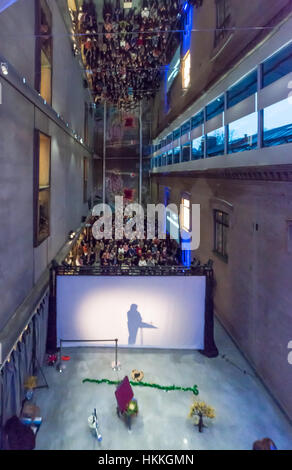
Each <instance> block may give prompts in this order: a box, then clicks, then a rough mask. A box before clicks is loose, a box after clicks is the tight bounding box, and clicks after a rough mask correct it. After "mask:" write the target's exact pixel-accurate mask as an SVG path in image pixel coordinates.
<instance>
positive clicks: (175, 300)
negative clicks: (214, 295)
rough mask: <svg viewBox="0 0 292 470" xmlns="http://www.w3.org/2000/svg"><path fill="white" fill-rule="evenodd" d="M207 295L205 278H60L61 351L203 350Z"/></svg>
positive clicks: (58, 336)
mask: <svg viewBox="0 0 292 470" xmlns="http://www.w3.org/2000/svg"><path fill="white" fill-rule="evenodd" d="M205 290H206V278H205V277H204V276H163V277H158V276H157V277H156V276H137V277H136V276H133V277H132V276H57V339H58V346H59V345H60V339H62V340H75V341H76V340H82V341H84V340H99V339H102V340H105V339H114V338H118V345H119V347H130V348H131V347H135V348H166V349H204V324H205ZM67 345H70V346H73V345H74V346H79V345H81V344H79V343H71V344H70V343H69V344H67ZM83 345H84V344H83ZM88 345H89V344H88ZM99 345H102V346H106V345H107V346H109V345H110V344H108V343H105V344H103V343H99ZM63 346H66V343H65V344H64V345H63Z"/></svg>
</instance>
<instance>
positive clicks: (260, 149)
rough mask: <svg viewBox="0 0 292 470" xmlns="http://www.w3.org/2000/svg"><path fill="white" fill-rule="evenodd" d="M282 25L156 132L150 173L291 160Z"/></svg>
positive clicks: (288, 74) (291, 47)
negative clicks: (159, 131) (181, 112)
mask: <svg viewBox="0 0 292 470" xmlns="http://www.w3.org/2000/svg"><path fill="white" fill-rule="evenodd" d="M287 26H288V23H287V24H286V25H285V27H284V30H283V31H282V32H280V33H278V34H275V35H274V36H272V38H270V40H268V41H266V43H264V44H263V45H261V46H260V47H259V48H257V49H256V50H255V51H254V53H253V54H251V55H250V56H249V57H247V58H246V59H245V60H243V61H242V62H241V63H240V64H239V65H238V66H237V67H236V68H235V69H234V70H231V71H230V72H228V73H227V74H226V76H225V77H224V78H223V79H222V80H221V81H220V83H218V84H216V85H215V86H214V87H213V88H212V89H211V90H209V91H208V92H207V93H205V94H204V96H202V97H201V98H200V99H199V100H198V101H197V102H196V103H194V104H193V105H192V106H191V107H190V108H189V109H188V110H187V111H186V112H185V113H184V114H183V115H182V116H179V117H178V118H177V119H176V120H175V122H173V123H172V125H171V126H169V127H168V128H167V129H165V130H164V131H163V132H162V133H161V134H160V136H159V138H158V139H156V141H154V142H153V147H152V160H151V170H152V173H154V174H156V173H166V172H167V173H170V172H171V173H172V172H190V171H205V170H209V169H216V168H218V169H219V168H221V169H222V168H238V167H255V166H271V165H273V166H274V165H287V164H288V165H289V164H290V165H291V164H292V154H291V150H292V147H291V146H290V145H289V144H290V143H291V142H292V119H291V118H292V96H291V95H292V41H291V39H289V40H287V34H286V33H287V31H286V28H287ZM289 38H291V34H290V36H289ZM279 146H281V147H280V148H281V150H280V151H279Z"/></svg>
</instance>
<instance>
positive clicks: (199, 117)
mask: <svg viewBox="0 0 292 470" xmlns="http://www.w3.org/2000/svg"><path fill="white" fill-rule="evenodd" d="M201 124H204V111H203V110H202V111H200V112H199V113H198V114H196V115H195V116H193V117H192V119H191V129H195V128H196V127H198V126H200V125H201Z"/></svg>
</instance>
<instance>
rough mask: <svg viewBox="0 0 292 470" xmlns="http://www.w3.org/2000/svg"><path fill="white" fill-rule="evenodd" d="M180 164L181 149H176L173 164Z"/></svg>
mask: <svg viewBox="0 0 292 470" xmlns="http://www.w3.org/2000/svg"><path fill="white" fill-rule="evenodd" d="M179 162H180V147H175V149H174V150H173V163H179Z"/></svg>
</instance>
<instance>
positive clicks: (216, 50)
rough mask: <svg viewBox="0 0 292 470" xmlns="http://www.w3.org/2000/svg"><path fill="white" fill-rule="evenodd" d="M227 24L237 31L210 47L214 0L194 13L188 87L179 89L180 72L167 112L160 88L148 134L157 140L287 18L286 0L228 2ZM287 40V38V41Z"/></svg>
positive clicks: (288, 7)
mask: <svg viewBox="0 0 292 470" xmlns="http://www.w3.org/2000/svg"><path fill="white" fill-rule="evenodd" d="M228 4H229V12H230V22H229V24H228V28H239V29H238V30H237V31H235V32H234V31H230V32H229V33H227V34H226V36H225V37H224V38H223V39H222V40H221V41H220V42H219V43H218V45H216V46H215V45H214V35H215V32H214V29H215V28H216V6H215V0H204V1H203V4H202V6H201V7H199V8H197V9H194V16H193V29H197V30H199V31H196V32H192V39H191V46H190V52H191V83H190V86H189V88H188V89H187V90H183V89H182V74H181V72H180V73H179V74H178V75H177V77H176V78H175V81H174V83H173V85H172V87H171V89H170V92H169V102H168V105H169V110H168V112H166V109H165V94H164V86H162V87H161V92H160V93H159V94H157V96H156V98H155V100H154V103H153V118H152V133H153V137H154V138H155V137H157V135H159V133H160V132H161V131H163V129H164V128H166V127H167V126H168V125H171V123H172V121H174V120H175V119H176V117H177V116H179V115H181V114H182V113H183V112H184V111H185V110H187V108H188V107H189V106H190V105H192V104H193V103H194V102H195V101H197V100H198V99H199V98H200V97H201V96H203V95H204V94H205V93H206V92H207V91H208V90H209V89H210V88H211V87H212V86H213V85H214V84H215V83H216V82H218V80H219V79H220V78H222V77H223V76H224V75H225V74H226V72H227V71H228V72H229V71H230V69H231V68H232V67H234V66H235V65H236V64H238V63H239V62H240V60H241V59H242V58H243V57H245V56H246V55H247V54H248V53H249V52H250V51H252V50H253V49H254V47H255V46H256V45H257V44H259V43H261V41H263V39H265V38H267V37H268V36H269V34H272V33H275V31H276V30H277V25H279V24H280V23H281V21H282V20H283V18H287V16H288V15H289V14H291V2H290V1H289V0H277V2H275V1H274V0H257V1H256V2H242V1H241V0H231V1H229V2H228ZM253 26H259V27H265V26H267V27H271V26H273V29H271V28H270V29H269V28H268V29H263V30H255V29H246V28H248V27H253ZM289 38H290V36H289V37H288V39H289Z"/></svg>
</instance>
